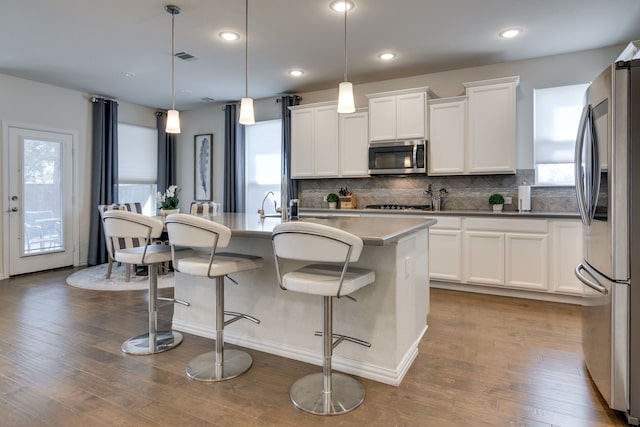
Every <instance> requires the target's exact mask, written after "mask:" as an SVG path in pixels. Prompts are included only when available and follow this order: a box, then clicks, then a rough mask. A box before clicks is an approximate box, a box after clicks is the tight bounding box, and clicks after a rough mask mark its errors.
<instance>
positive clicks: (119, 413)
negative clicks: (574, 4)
mask: <svg viewBox="0 0 640 427" xmlns="http://www.w3.org/2000/svg"><path fill="white" fill-rule="evenodd" d="M73 271H75V270H74V269H66V270H57V271H52V272H47V273H42V274H33V275H26V276H21V277H17V278H12V279H8V280H4V281H0V299H1V300H2V301H3V302H4V305H3V310H2V311H0V413H1V414H2V417H1V418H0V425H11V426H14V425H15V426H39V425H45V424H46V425H54V426H65V427H66V426H76V425H77V426H87V425H91V426H92V427H94V426H103V425H104V426H113V425H118V426H139V425H140V426H147V425H148V426H151V425H160V426H172V427H173V426H177V425H180V426H182V425H185V426H191V425H193V426H242V427H246V426H278V427H289V426H291V427H294V426H295V427H297V426H326V425H331V426H360V425H362V426H385V427H386V426H410V427H413V426H434V427H448V426H452V427H453V426H455V427H460V426H465V425H469V426H470V425H473V426H474V427H478V426H490V427H495V426H500V427H502V426H529V427H552V426H561V427H571V426H580V427H584V426H586V427H591V426H594V427H600V426H603V427H605V426H625V425H626V423H625V422H624V420H623V417H622V415H621V414H620V413H618V412H614V411H611V410H609V409H608V408H607V407H606V404H605V403H604V402H603V401H602V399H601V398H600V396H599V395H598V393H597V392H596V391H595V389H594V388H593V385H592V384H591V381H590V379H589V376H588V373H587V371H586V369H585V367H584V363H583V356H582V349H581V333H582V332H581V318H580V307H578V306H574V305H567V304H557V303H549V302H542V301H532V300H522V299H517V298H506V297H495V296H490V295H479V294H469V293H463V292H455V291H445V290H439V289H434V290H432V291H431V312H430V314H429V319H428V323H429V329H428V331H427V333H426V334H425V337H424V338H423V340H422V342H421V343H420V345H419V354H418V356H417V358H416V361H415V362H414V364H413V366H412V367H411V369H410V370H409V372H408V373H407V375H406V377H405V379H404V381H403V383H402V384H401V385H400V386H399V387H392V386H388V385H385V384H380V383H377V382H375V381H371V380H367V379H360V381H361V382H362V384H363V386H364V388H365V392H366V398H365V402H364V404H363V406H362V407H361V408H358V409H356V410H355V411H353V412H351V413H348V414H346V415H342V416H339V417H318V416H313V415H309V414H306V413H303V412H302V411H299V410H297V409H296V408H295V407H294V406H293V405H292V404H291V402H290V400H289V388H290V387H291V385H292V384H293V383H294V382H295V381H296V380H297V379H299V378H300V377H302V376H304V375H306V374H308V373H312V372H319V371H320V370H321V368H320V367H318V366H313V365H309V364H306V363H303V362H298V361H295V360H290V359H285V358H282V357H277V356H274V355H271V354H267V353H262V352H259V351H254V350H251V349H249V350H247V351H248V352H249V353H250V354H251V355H252V357H253V359H254V365H253V367H252V369H251V370H250V371H248V372H247V373H246V374H244V375H242V376H240V377H238V378H236V379H233V380H229V381H223V382H220V383H202V382H197V381H191V380H189V379H188V378H187V377H186V375H185V366H186V365H187V363H188V362H189V361H190V360H191V359H192V358H193V357H195V356H197V355H199V354H201V353H204V352H208V351H212V350H213V341H212V340H210V339H205V338H202V337H196V336H192V335H189V334H185V338H184V342H183V343H182V344H181V345H180V346H178V347H177V348H175V349H173V350H171V351H168V352H165V353H160V354H156V355H153V356H128V355H125V354H123V353H122V352H121V351H120V345H121V344H122V342H123V341H124V340H126V339H127V338H129V337H131V336H133V335H136V334H138V333H141V332H143V331H144V330H146V328H147V312H146V310H147V293H146V292H145V291H126V292H100V291H88V290H84V289H76V288H72V287H70V286H67V285H66V284H65V283H64V280H65V278H66V277H67V276H68V275H69V274H71V273H72V272H73ZM160 293H161V294H162V295H165V296H170V295H172V290H171V289H162V290H161V291H160ZM172 313H173V307H172V305H170V304H169V305H166V304H165V305H162V306H161V307H160V310H159V319H158V323H159V327H161V328H165V329H168V328H170V325H171V317H172ZM343 345H349V344H348V343H347V344H343ZM229 347H233V346H229Z"/></svg>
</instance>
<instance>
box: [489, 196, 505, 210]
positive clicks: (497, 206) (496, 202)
mask: <svg viewBox="0 0 640 427" xmlns="http://www.w3.org/2000/svg"><path fill="white" fill-rule="evenodd" d="M489 204H490V205H492V206H493V210H494V211H495V212H500V211H502V207H503V206H504V197H502V194H500V193H494V194H492V195H491V196H489Z"/></svg>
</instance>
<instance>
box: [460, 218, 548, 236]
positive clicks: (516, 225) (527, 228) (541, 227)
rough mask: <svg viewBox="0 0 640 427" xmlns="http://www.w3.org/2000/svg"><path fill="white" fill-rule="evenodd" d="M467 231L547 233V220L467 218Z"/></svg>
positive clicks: (465, 222)
mask: <svg viewBox="0 0 640 427" xmlns="http://www.w3.org/2000/svg"><path fill="white" fill-rule="evenodd" d="M464 224H465V227H464V228H465V229H466V230H484V231H501V232H504V233H511V232H515V233H546V232H547V220H546V219H503V218H500V219H498V218H466V219H465V221H464Z"/></svg>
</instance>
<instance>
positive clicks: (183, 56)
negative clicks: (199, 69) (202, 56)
mask: <svg viewBox="0 0 640 427" xmlns="http://www.w3.org/2000/svg"><path fill="white" fill-rule="evenodd" d="M176 58H180V59H182V60H183V61H195V60H196V59H198V58H196V57H195V56H193V55H191V54H190V53H187V52H185V51H180V52H177V53H176Z"/></svg>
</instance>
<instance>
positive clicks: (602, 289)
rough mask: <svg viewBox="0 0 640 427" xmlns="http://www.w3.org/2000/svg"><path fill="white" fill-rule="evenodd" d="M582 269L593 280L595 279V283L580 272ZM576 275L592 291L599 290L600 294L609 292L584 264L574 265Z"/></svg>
mask: <svg viewBox="0 0 640 427" xmlns="http://www.w3.org/2000/svg"><path fill="white" fill-rule="evenodd" d="M582 271H585V272H586V273H587V274H588V275H589V276H590V277H591V278H592V279H593V280H595V282H596V283H593V282H591V281H590V280H589V279H588V278H586V277H584V276H583V275H582V273H581V272H582ZM576 277H577V278H578V280H580V281H581V282H582V283H584V284H585V285H587V286H588V287H590V288H591V289H593V290H594V291H596V292H600V293H601V294H602V295H607V294H608V293H609V291H608V290H607V288H606V287H605V286H604V285H603V284H602V283H601V282H600V280H598V278H597V277H596V276H595V274H593V273H592V272H590V271H589V269H588V268H586V267H585V266H584V264H578V266H577V267H576Z"/></svg>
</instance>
